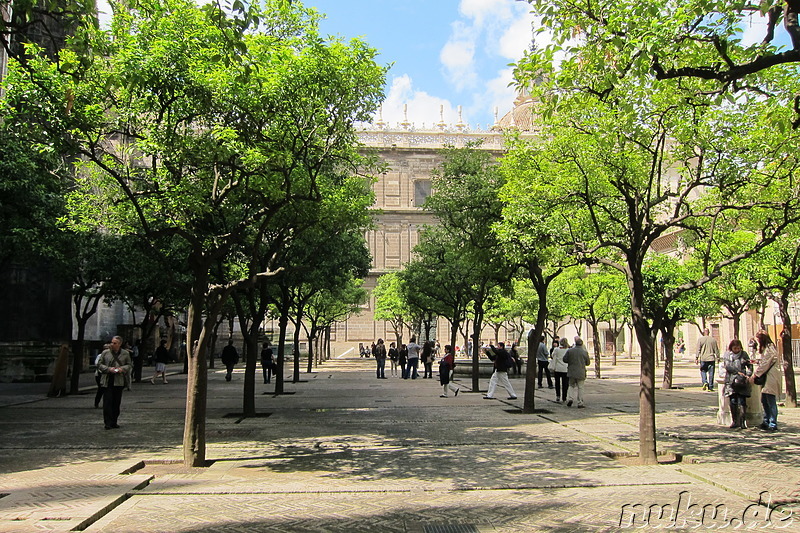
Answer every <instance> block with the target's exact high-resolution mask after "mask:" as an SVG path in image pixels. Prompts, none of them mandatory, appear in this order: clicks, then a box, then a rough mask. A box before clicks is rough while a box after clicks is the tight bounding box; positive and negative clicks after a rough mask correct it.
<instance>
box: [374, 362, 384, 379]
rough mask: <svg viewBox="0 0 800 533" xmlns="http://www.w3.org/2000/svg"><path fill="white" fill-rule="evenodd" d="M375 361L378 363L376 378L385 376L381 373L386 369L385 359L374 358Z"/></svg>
mask: <svg viewBox="0 0 800 533" xmlns="http://www.w3.org/2000/svg"><path fill="white" fill-rule="evenodd" d="M375 361H376V362H377V363H378V369H377V374H378V379H382V378H384V377H386V376H384V374H383V372H384V370H385V369H386V359H375Z"/></svg>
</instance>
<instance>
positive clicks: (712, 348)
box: [694, 328, 719, 392]
mask: <svg viewBox="0 0 800 533" xmlns="http://www.w3.org/2000/svg"><path fill="white" fill-rule="evenodd" d="M718 359H719V346H718V345H717V340H716V339H715V338H714V337H712V336H710V335H709V333H708V328H706V329H704V330H703V336H702V337H700V338H699V339H697V355H696V356H695V358H694V362H695V364H700V379H701V380H702V382H703V390H705V391H710V392H713V391H714V365H716V362H717V360H718Z"/></svg>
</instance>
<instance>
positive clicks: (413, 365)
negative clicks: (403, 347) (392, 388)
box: [406, 357, 419, 379]
mask: <svg viewBox="0 0 800 533" xmlns="http://www.w3.org/2000/svg"><path fill="white" fill-rule="evenodd" d="M417 366H419V358H418V357H415V358H413V359H409V360H408V367H407V368H406V378H411V379H417V378H418V377H419V372H417ZM412 370H413V373H412Z"/></svg>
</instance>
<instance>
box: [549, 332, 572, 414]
mask: <svg viewBox="0 0 800 533" xmlns="http://www.w3.org/2000/svg"><path fill="white" fill-rule="evenodd" d="M568 349H569V341H568V340H567V339H561V340H560V341H559V345H558V347H557V348H555V349H554V350H553V353H552V359H550V362H551V365H552V368H553V374H555V375H554V379H555V382H556V403H561V402H564V403H566V402H567V391H568V390H569V377H568V376H567V372H568V370H569V365H567V363H565V362H564V355H566V353H567V350H568Z"/></svg>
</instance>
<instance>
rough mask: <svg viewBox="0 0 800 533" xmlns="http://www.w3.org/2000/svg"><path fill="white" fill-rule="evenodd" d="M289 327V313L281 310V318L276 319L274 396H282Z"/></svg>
mask: <svg viewBox="0 0 800 533" xmlns="http://www.w3.org/2000/svg"><path fill="white" fill-rule="evenodd" d="M288 325H289V311H288V310H282V311H281V316H280V318H279V319H278V362H277V366H278V368H277V370H276V371H275V375H274V376H273V379H274V380H275V394H283V392H284V388H283V373H284V363H285V361H286V353H285V352H286V329H287V326H288Z"/></svg>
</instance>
